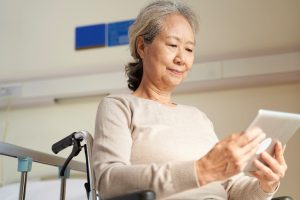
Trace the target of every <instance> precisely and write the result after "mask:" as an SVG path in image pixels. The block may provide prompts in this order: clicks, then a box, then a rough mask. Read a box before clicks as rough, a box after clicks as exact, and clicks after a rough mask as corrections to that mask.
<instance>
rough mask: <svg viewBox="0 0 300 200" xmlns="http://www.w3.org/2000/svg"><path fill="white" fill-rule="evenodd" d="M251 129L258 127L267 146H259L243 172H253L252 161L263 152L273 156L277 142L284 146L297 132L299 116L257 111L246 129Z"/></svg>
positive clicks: (254, 168) (299, 124)
mask: <svg viewBox="0 0 300 200" xmlns="http://www.w3.org/2000/svg"><path fill="white" fill-rule="evenodd" d="M252 127H259V128H261V129H262V130H263V131H264V132H265V133H266V139H267V140H270V139H271V142H270V141H267V142H266V141H265V140H266V139H265V140H263V141H262V142H261V144H260V145H262V143H265V144H266V143H268V144H269V146H265V147H264V148H262V146H259V148H258V151H257V153H256V154H255V156H254V157H253V158H252V159H250V161H249V163H248V165H247V166H246V168H245V170H244V171H255V170H256V167H255V166H254V165H253V160H254V159H256V158H258V157H259V155H260V153H261V152H262V151H263V150H265V151H266V152H268V153H269V154H270V155H273V154H274V146H275V144H276V142H277V141H280V142H281V143H282V144H283V145H285V144H286V143H287V142H288V140H289V139H290V138H291V137H292V136H293V135H294V134H295V133H296V132H297V130H298V129H299V127H300V114H294V113H286V112H278V111H271V110H263V109H261V110H259V111H258V114H257V115H256V117H255V119H254V120H253V122H252V123H251V124H250V126H249V127H248V129H250V128H252ZM248 129H247V130H248Z"/></svg>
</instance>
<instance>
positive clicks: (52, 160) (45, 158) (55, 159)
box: [0, 142, 86, 172]
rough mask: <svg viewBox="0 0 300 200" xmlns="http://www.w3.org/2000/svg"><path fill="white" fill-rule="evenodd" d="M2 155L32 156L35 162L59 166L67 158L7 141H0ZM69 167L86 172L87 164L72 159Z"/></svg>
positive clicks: (0, 153) (15, 156)
mask: <svg viewBox="0 0 300 200" xmlns="http://www.w3.org/2000/svg"><path fill="white" fill-rule="evenodd" d="M0 155H5V156H9V157H14V158H19V157H31V158H32V161H33V162H37V163H41V164H46V165H51V166H57V167H59V166H62V165H63V164H64V162H65V160H66V159H65V158H63V157H59V156H55V155H51V154H47V153H43V152H40V151H35V150H32V149H27V148H25V147H20V146H17V145H14V144H9V143H5V142H0ZM68 168H70V169H71V170H75V171H80V172H86V165H85V163H83V162H78V161H73V160H72V161H71V162H70V163H69V165H68Z"/></svg>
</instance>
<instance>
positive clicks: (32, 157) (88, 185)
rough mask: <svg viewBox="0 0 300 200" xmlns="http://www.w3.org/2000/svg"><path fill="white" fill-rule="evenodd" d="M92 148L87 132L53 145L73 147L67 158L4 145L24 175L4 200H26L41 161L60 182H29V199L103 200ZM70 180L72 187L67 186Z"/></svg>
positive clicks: (130, 198) (147, 197)
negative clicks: (54, 171) (35, 167)
mask: <svg viewBox="0 0 300 200" xmlns="http://www.w3.org/2000/svg"><path fill="white" fill-rule="evenodd" d="M92 145H93V138H92V136H91V135H90V134H89V133H88V132H87V131H79V132H74V133H72V134H70V135H69V136H67V137H65V138H63V139H62V140H60V141H58V142H57V143H55V144H54V145H53V146H52V151H53V152H54V153H59V152H60V151H61V150H63V149H65V148H67V147H70V146H72V152H71V153H70V155H69V156H68V158H67V159H66V158H62V157H58V156H55V155H50V154H46V153H42V152H38V151H35V150H31V149H27V148H24V147H20V146H16V145H13V144H8V143H4V142H0V155H4V156H9V157H13V158H17V160H18V166H17V168H18V171H19V172H20V173H21V178H20V183H19V184H12V185H9V186H7V187H2V188H0V199H1V200H2V199H3V200H12V199H17V196H18V198H19V200H25V198H26V189H27V176H28V173H29V172H30V171H31V167H32V162H37V163H41V164H45V165H49V166H54V167H58V177H59V180H50V181H32V182H29V183H30V184H29V185H28V186H29V187H28V191H29V192H30V194H29V195H31V196H28V197H29V198H28V199H32V200H35V199H43V200H48V199H49V200H50V199H51V200H53V199H60V200H64V199H65V198H66V196H67V199H70V200H82V199H88V200H101V197H100V195H99V193H98V191H97V189H96V186H95V176H94V171H93V169H92V166H93V164H92V160H91V150H92ZM82 149H84V154H85V163H83V162H78V161H74V160H72V159H73V158H74V157H76V156H77V155H78V154H79V153H80V152H81V150H82ZM71 170H72V171H79V172H84V173H86V179H78V180H76V179H75V180H72V179H69V177H70V171H71ZM67 179H68V187H66V186H67ZM58 185H60V188H58V187H57V186H58ZM83 185H84V186H83ZM42 186H44V187H42ZM16 187H19V194H16V192H15V191H16ZM53 188H54V189H55V188H56V190H52V189H53ZM82 188H85V190H86V191H85V192H84V190H83V189H82ZM58 189H59V193H58ZM80 189H81V190H80ZM78 191H81V192H78ZM102 200H103V199H102ZM105 200H155V193H154V192H153V191H151V190H145V191H138V192H136V193H130V194H124V195H123V196H120V197H115V198H112V199H105ZM273 200H292V198H290V197H288V196H285V197H277V198H273Z"/></svg>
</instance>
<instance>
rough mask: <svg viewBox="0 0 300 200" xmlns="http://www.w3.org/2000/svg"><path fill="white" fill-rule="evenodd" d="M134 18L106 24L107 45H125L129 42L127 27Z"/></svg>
mask: <svg viewBox="0 0 300 200" xmlns="http://www.w3.org/2000/svg"><path fill="white" fill-rule="evenodd" d="M133 22H134V20H127V21H120V22H114V23H109V24H108V25H107V32H108V38H107V39H108V41H107V42H108V43H107V45H108V46H117V45H126V44H128V43H129V39H128V29H129V27H130V26H131V24H133Z"/></svg>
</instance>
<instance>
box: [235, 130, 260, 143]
mask: <svg viewBox="0 0 300 200" xmlns="http://www.w3.org/2000/svg"><path fill="white" fill-rule="evenodd" d="M261 134H263V131H262V130H261V129H260V128H258V127H254V128H251V129H249V130H247V131H246V132H243V133H241V134H240V137H239V138H238V139H237V144H238V145H239V146H244V145H246V144H248V143H249V142H250V141H252V140H255V139H256V138H257V137H259V136H260V135H261Z"/></svg>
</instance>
